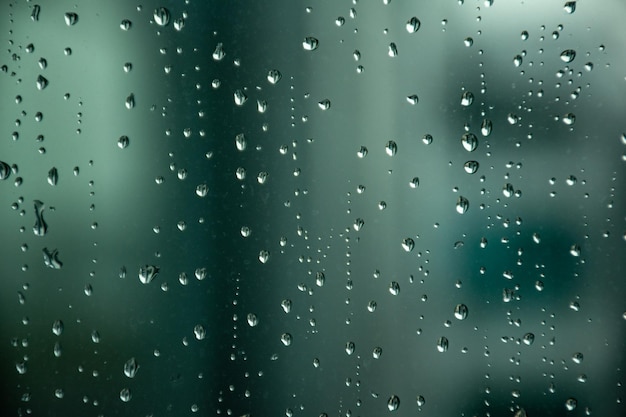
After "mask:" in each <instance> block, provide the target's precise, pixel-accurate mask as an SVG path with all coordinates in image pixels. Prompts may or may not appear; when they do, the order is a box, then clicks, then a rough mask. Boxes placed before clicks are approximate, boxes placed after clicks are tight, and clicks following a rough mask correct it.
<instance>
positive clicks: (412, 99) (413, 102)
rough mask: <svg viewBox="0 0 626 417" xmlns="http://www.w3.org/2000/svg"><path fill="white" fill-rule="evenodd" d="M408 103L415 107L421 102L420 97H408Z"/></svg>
mask: <svg viewBox="0 0 626 417" xmlns="http://www.w3.org/2000/svg"><path fill="white" fill-rule="evenodd" d="M406 101H408V103H409V104H411V105H413V106H414V105H416V104H417V102H418V101H419V97H417V94H412V95H410V96H407V98H406Z"/></svg>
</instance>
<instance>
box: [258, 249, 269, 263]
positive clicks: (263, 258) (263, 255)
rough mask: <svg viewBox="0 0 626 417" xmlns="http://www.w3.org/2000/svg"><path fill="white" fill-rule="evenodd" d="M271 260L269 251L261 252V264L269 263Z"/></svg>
mask: <svg viewBox="0 0 626 417" xmlns="http://www.w3.org/2000/svg"><path fill="white" fill-rule="evenodd" d="M269 259H270V253H269V251H267V250H262V251H259V262H261V263H262V264H264V263H267V261H268V260H269Z"/></svg>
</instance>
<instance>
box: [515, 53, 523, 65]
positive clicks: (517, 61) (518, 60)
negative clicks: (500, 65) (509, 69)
mask: <svg viewBox="0 0 626 417" xmlns="http://www.w3.org/2000/svg"><path fill="white" fill-rule="evenodd" d="M522 62H523V58H522V56H521V55H515V57H513V65H515V66H516V67H519V66H520V65H522Z"/></svg>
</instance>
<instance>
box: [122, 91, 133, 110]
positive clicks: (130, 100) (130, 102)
mask: <svg viewBox="0 0 626 417" xmlns="http://www.w3.org/2000/svg"><path fill="white" fill-rule="evenodd" d="M124 105H125V106H126V108H127V109H129V110H130V109H132V108H133V107H135V95H134V94H133V93H130V94H129V95H128V97H126V101H124Z"/></svg>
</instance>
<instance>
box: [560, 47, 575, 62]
mask: <svg viewBox="0 0 626 417" xmlns="http://www.w3.org/2000/svg"><path fill="white" fill-rule="evenodd" d="M574 58H576V51H574V50H573V49H566V50H564V51H563V52H561V61H563V62H572V61H573V60H574Z"/></svg>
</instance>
